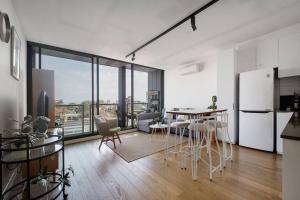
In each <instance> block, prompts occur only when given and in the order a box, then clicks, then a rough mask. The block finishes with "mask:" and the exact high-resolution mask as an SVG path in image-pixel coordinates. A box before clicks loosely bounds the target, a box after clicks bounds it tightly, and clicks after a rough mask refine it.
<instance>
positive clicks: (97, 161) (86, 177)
mask: <svg viewBox="0 0 300 200" xmlns="http://www.w3.org/2000/svg"><path fill="white" fill-rule="evenodd" d="M98 145H99V141H89V142H84V143H79V144H73V145H68V146H66V154H65V155H66V164H67V165H69V164H72V166H73V168H74V169H75V176H74V177H71V182H72V187H70V188H68V189H67V191H68V193H69V199H71V200H73V199H78V200H85V199H86V200H96V199H97V200H100V199H103V200H112V199H127V200H143V199H146V200H152V199H153V200H158V199H166V200H173V199H174V200H177V199H178V200H179V199H181V200H190V199H201V200H206V199H207V200H208V199H209V200H211V199H222V200H225V199H251V200H252V199H253V200H260V199H263V200H266V199H281V160H282V159H281V156H278V155H274V154H271V153H266V152H261V151H256V150H251V149H247V148H243V147H238V146H234V161H233V163H231V164H230V162H228V164H227V168H226V169H225V170H224V171H223V172H222V173H220V172H216V173H214V176H213V181H212V182H210V181H209V178H208V171H207V170H208V169H207V167H206V166H205V165H204V164H203V163H200V169H199V180H198V181H193V180H192V179H191V168H190V165H189V166H188V169H187V170H181V169H180V167H179V162H178V160H179V158H178V157H176V158H175V156H174V155H171V156H170V158H169V161H168V165H166V163H165V162H164V160H163V153H162V152H160V153H157V154H154V155H151V156H148V157H145V158H142V159H139V160H136V161H133V162H131V163H127V162H126V161H125V160H123V159H122V158H121V157H119V156H118V155H117V154H115V153H114V152H113V151H112V150H111V149H109V148H108V147H107V146H106V145H102V148H101V150H100V151H98Z"/></svg>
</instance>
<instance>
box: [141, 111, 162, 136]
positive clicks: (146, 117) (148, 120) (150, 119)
mask: <svg viewBox="0 0 300 200" xmlns="http://www.w3.org/2000/svg"><path fill="white" fill-rule="evenodd" d="M160 115H161V113H159V112H155V113H141V114H138V115H137V117H136V119H137V129H138V130H139V131H144V132H147V133H150V127H149V126H150V125H151V124H153V123H154V119H156V118H158V117H159V116H160Z"/></svg>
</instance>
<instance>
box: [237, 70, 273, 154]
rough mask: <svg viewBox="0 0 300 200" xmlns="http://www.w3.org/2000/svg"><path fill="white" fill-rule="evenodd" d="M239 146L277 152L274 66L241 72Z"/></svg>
mask: <svg viewBox="0 0 300 200" xmlns="http://www.w3.org/2000/svg"><path fill="white" fill-rule="evenodd" d="M239 83H240V84H239V145H241V146H245V147H250V148H253V149H259V150H264V151H270V152H273V151H274V137H275V132H274V69H273V68H266V69H260V70H255V71H249V72H244V73H240V78H239Z"/></svg>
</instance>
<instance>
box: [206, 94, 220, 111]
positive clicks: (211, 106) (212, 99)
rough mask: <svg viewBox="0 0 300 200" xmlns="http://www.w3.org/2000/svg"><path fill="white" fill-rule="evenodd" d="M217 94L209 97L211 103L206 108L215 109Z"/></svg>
mask: <svg viewBox="0 0 300 200" xmlns="http://www.w3.org/2000/svg"><path fill="white" fill-rule="evenodd" d="M217 100H218V99H217V96H212V98H211V101H212V105H210V106H209V107H208V109H213V110H215V109H217V104H216V103H217Z"/></svg>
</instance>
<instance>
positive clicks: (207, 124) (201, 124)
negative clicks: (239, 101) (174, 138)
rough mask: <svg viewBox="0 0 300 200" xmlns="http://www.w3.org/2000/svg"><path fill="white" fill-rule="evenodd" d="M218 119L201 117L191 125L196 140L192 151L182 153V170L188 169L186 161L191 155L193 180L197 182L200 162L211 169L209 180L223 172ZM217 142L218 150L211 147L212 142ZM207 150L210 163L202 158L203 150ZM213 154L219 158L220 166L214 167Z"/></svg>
mask: <svg viewBox="0 0 300 200" xmlns="http://www.w3.org/2000/svg"><path fill="white" fill-rule="evenodd" d="M216 119H217V117H216V116H208V117H200V119H199V120H194V121H193V123H191V124H190V126H189V129H190V131H193V132H194V140H193V143H192V145H191V147H190V148H191V151H190V150H189V149H188V148H185V150H183V151H182V161H181V166H182V167H181V168H183V169H186V160H187V157H188V156H189V155H191V156H192V178H193V180H196V179H197V178H198V177H197V171H198V161H199V160H200V161H202V162H204V163H205V164H206V165H207V166H208V168H209V179H210V180H212V174H213V173H214V172H215V171H217V170H220V171H222V151H221V149H220V147H219V143H218V139H217V136H216V127H217V120H216ZM213 140H215V142H216V144H217V150H215V149H214V148H212V147H211V143H212V141H213ZM204 142H205V143H204ZM203 148H206V152H207V154H208V161H206V160H204V159H203V158H202V157H201V150H202V149H203ZM186 149H188V150H186ZM212 152H215V153H216V154H217V155H218V157H219V164H217V165H215V166H214V165H213V163H212Z"/></svg>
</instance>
